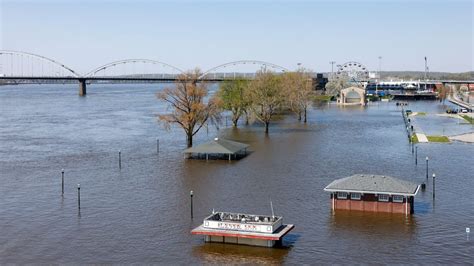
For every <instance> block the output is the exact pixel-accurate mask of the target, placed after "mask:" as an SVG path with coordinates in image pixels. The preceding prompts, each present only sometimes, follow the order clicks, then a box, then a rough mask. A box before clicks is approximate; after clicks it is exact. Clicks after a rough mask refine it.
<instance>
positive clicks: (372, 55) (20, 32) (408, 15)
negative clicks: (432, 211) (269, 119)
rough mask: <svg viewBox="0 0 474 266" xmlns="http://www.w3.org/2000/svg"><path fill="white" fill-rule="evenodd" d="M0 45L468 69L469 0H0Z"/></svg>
mask: <svg viewBox="0 0 474 266" xmlns="http://www.w3.org/2000/svg"><path fill="white" fill-rule="evenodd" d="M0 1H2V0H0ZM0 8H1V13H0V14H1V20H0V23H1V29H0V32H1V34H0V41H1V42H0V45H1V47H0V48H1V49H5V50H20V51H27V52H32V53H36V54H40V55H44V56H46V57H50V58H53V59H56V60H58V61H60V62H62V63H64V64H66V65H68V66H70V67H72V68H73V69H75V70H77V71H79V72H82V73H84V72H87V71H88V70H91V69H93V68H95V67H97V66H100V65H102V64H105V63H108V62H111V61H114V60H119V59H125V58H147V59H156V60H160V61H163V62H166V63H169V64H172V65H175V66H178V67H180V68H182V69H191V68H194V67H196V66H198V67H200V68H201V69H203V70H206V69H208V68H211V67H213V66H216V65H219V64H221V63H225V62H229V61H234V60H241V59H256V60H263V61H268V62H271V63H275V64H278V65H282V66H285V67H287V68H295V67H296V64H297V63H299V62H301V63H302V64H303V65H304V66H305V67H308V68H311V69H313V70H315V71H330V69H331V66H330V64H329V61H332V60H334V61H336V62H337V63H338V64H341V63H344V62H347V61H359V62H361V63H363V64H365V65H366V66H367V67H368V68H369V69H371V70H376V69H377V68H378V59H377V57H378V56H382V57H383V59H382V70H419V71H422V70H423V68H424V61H423V58H424V56H427V57H428V60H429V66H430V70H431V71H449V72H458V71H469V70H473V62H474V54H473V45H474V37H473V28H474V26H473V24H474V22H473V21H474V15H473V13H474V4H473V1H405V0H403V1H173V2H170V1H73V0H64V1H22V0H19V1H12V0H3V1H2V2H1V6H0Z"/></svg>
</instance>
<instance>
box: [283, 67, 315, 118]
mask: <svg viewBox="0 0 474 266" xmlns="http://www.w3.org/2000/svg"><path fill="white" fill-rule="evenodd" d="M283 85H284V88H285V94H286V96H287V97H286V102H287V104H288V107H289V108H290V110H291V111H293V112H294V113H295V114H296V115H297V116H298V121H301V117H302V116H303V117H304V123H306V122H307V111H308V106H309V105H310V103H311V95H312V93H313V89H312V79H311V75H310V72H309V71H307V70H305V69H304V68H300V69H299V70H298V71H297V72H288V73H285V74H284V75H283Z"/></svg>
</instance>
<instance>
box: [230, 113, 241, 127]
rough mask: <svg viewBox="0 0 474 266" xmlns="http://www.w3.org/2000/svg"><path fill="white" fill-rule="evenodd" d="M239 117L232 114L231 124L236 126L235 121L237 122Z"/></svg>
mask: <svg viewBox="0 0 474 266" xmlns="http://www.w3.org/2000/svg"><path fill="white" fill-rule="evenodd" d="M239 118H240V117H239V116H237V115H234V116H233V117H232V125H233V126H234V127H237V122H239Z"/></svg>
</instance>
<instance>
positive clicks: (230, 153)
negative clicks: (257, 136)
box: [184, 138, 250, 161]
mask: <svg viewBox="0 0 474 266" xmlns="http://www.w3.org/2000/svg"><path fill="white" fill-rule="evenodd" d="M249 146H250V145H248V144H245V143H241V142H237V141H232V140H226V139H219V138H215V139H214V140H212V141H210V142H206V143H203V144H200V145H197V146H195V147H191V148H189V149H186V150H184V154H186V155H187V158H194V159H206V160H209V159H228V160H229V161H230V160H232V159H234V160H236V159H240V158H242V157H244V156H246V155H247V148H248V147H249Z"/></svg>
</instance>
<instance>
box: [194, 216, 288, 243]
mask: <svg viewBox="0 0 474 266" xmlns="http://www.w3.org/2000/svg"><path fill="white" fill-rule="evenodd" d="M294 227H295V226H294V225H292V224H283V217H281V216H274V215H272V216H269V215H252V214H241V213H230V212H214V211H213V212H212V214H211V215H209V216H208V217H206V218H204V221H203V224H202V225H200V226H198V227H196V228H194V229H193V230H192V231H191V234H193V235H204V240H205V241H206V242H217V243H230V244H239V245H250V246H262V247H273V246H275V245H281V243H282V240H283V237H284V236H285V235H286V234H288V232H290V231H291V230H293V228H294Z"/></svg>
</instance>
